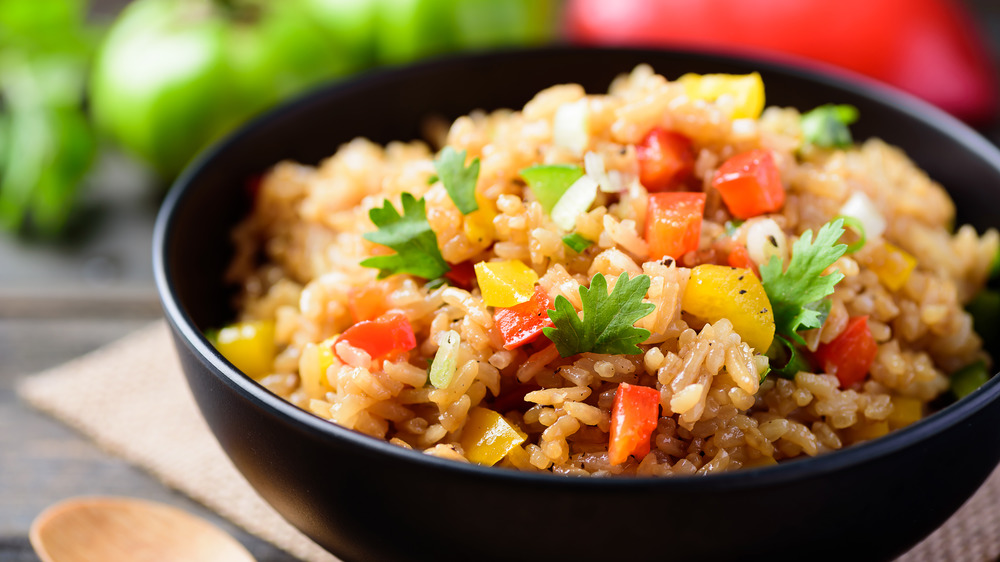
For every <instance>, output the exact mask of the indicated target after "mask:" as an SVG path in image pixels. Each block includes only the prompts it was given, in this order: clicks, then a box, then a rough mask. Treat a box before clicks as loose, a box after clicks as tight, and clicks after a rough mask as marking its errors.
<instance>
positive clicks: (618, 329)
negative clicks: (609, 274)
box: [542, 273, 656, 357]
mask: <svg viewBox="0 0 1000 562" xmlns="http://www.w3.org/2000/svg"><path fill="white" fill-rule="evenodd" d="M648 289H649V277H648V276H646V275H638V276H636V277H635V278H633V279H629V277H628V273H622V274H621V275H620V276H619V277H618V280H617V281H616V282H615V288H614V290H612V291H611V293H610V294H608V282H607V280H606V279H605V278H604V275H603V274H600V273H598V274H597V275H595V276H594V278H593V279H591V281H590V288H589V289H588V288H586V287H584V286H582V285H581V286H580V289H579V291H580V300H581V301H582V302H583V317H582V318H581V317H580V316H579V315H578V314H577V312H576V309H575V308H573V305H572V304H570V302H569V300H568V299H567V298H566V297H564V296H562V295H559V296H557V297H556V303H555V309H554V310H549V311H548V315H549V318H551V319H552V323H553V324H554V327H552V328H544V329H543V330H542V333H544V334H545V336H546V337H547V338H549V339H550V340H552V342H553V343H555V344H556V349H557V350H558V351H559V355H560V356H562V357H569V356H570V355H575V354H577V353H586V352H593V353H620V354H625V355H635V354H638V353H642V350H641V349H639V347H637V345H636V344H638V343H640V342H642V341H644V340H645V339H646V338H648V337H649V330H645V329H643V328H636V327H635V326H633V324H635V322H636V321H637V320H639V319H640V318H642V317H644V316H646V315H648V314H649V313H650V312H652V311H653V309H655V308H656V306H655V305H653V304H652V303H648V302H643V301H642V299H643V297H645V296H646V291H647V290H648Z"/></svg>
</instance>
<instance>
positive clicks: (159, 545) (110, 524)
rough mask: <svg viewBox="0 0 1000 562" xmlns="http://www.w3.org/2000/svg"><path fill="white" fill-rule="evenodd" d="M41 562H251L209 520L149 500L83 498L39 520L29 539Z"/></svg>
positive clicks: (60, 505) (55, 507)
mask: <svg viewBox="0 0 1000 562" xmlns="http://www.w3.org/2000/svg"><path fill="white" fill-rule="evenodd" d="M29 537H30V539H31V545H32V546H33V547H34V549H35V552H36V553H37V554H38V556H39V558H41V559H42V562H84V561H87V562H97V561H102V562H105V561H106V562H115V561H124V560H129V561H136V562H154V561H174V560H189V561H192V562H195V561H213V562H214V561H218V562H247V561H250V562H253V560H254V558H253V556H251V555H250V553H249V552H248V551H247V550H246V548H244V547H243V545H241V544H240V543H239V542H237V541H236V539H234V538H233V537H231V536H229V535H228V534H226V533H225V532H223V531H222V530H221V529H219V528H218V527H216V526H214V525H212V524H211V523H209V522H208V521H205V520H204V519H201V518H199V517H196V516H194V515H191V514H189V513H186V512H184V511H182V510H180V509H177V508H174V507H170V506H168V505H163V504H159V503H155V502H151V501H144V500H138V499H130V498H113V497H82V498H73V499H69V500H66V501H63V502H60V503H57V504H55V505H53V506H51V507H49V508H48V509H46V510H45V511H43V512H42V513H40V514H39V515H38V517H36V518H35V520H34V522H32V524H31V531H30V534H29Z"/></svg>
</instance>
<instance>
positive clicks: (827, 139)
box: [801, 103, 858, 148]
mask: <svg viewBox="0 0 1000 562" xmlns="http://www.w3.org/2000/svg"><path fill="white" fill-rule="evenodd" d="M857 120H858V108H856V107H854V106H853V105H834V104H830V103H828V104H826V105H821V106H819V107H817V108H816V109H813V110H812V111H809V112H807V113H805V114H803V115H802V121H801V126H802V135H803V137H804V140H805V141H806V142H807V143H809V144H813V145H815V146H818V147H821V148H845V147H848V146H851V144H853V142H854V139H853V138H851V130H850V129H849V128H848V125H850V124H851V123H854V122H855V121H857Z"/></svg>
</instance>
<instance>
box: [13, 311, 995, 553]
mask: <svg viewBox="0 0 1000 562" xmlns="http://www.w3.org/2000/svg"><path fill="white" fill-rule="evenodd" d="M18 391H19V393H20V395H21V396H22V397H23V398H24V399H25V400H27V401H28V402H29V403H31V404H33V405H34V406H36V407H37V408H39V409H41V410H43V411H45V412H48V413H50V414H51V415H53V416H55V417H56V418H59V419H60V420H62V421H64V422H65V423H67V424H69V425H70V426H73V427H75V428H77V429H78V430H80V431H81V432H83V433H84V434H85V435H87V436H89V437H90V438H92V439H93V440H94V441H95V442H96V443H97V444H98V445H100V446H101V447H103V448H104V449H106V450H107V451H108V452H110V453H112V454H115V455H119V456H121V457H122V458H124V459H126V460H128V461H130V462H132V463H135V464H136V465H138V466H140V467H142V468H144V469H146V470H148V471H149V472H150V473H152V474H154V475H155V476H156V477H158V478H160V479H161V480H162V481H163V482H164V483H165V484H166V485H168V486H171V487H173V488H175V489H177V490H180V491H181V492H183V493H185V494H187V495H189V496H191V497H192V498H194V499H195V500H196V501H199V502H201V503H202V504H204V505H205V506H207V507H208V508H210V509H213V510H215V511H216V512H218V513H219V514H220V515H222V516H223V517H226V518H228V519H229V520H231V521H233V522H234V523H236V524H237V525H239V526H241V527H243V528H244V529H246V530H247V531H249V532H250V533H253V534H255V535H257V536H258V537H260V538H262V539H264V540H267V541H270V542H271V543H273V544H275V545H276V546H278V547H279V548H282V549H284V550H286V551H287V552H289V553H290V554H292V555H294V556H296V557H298V558H300V559H302V560H307V561H310V562H312V561H335V560H337V559H336V558H335V557H333V556H332V555H331V554H329V553H327V552H326V551H324V550H323V549H322V548H320V547H319V546H318V545H316V544H315V543H313V542H312V541H310V540H309V539H308V538H306V537H305V536H304V535H302V534H301V533H299V532H298V531H297V530H295V529H294V528H292V527H291V525H289V524H288V523H287V522H285V520H284V519H282V518H281V516H279V515H278V514H277V513H276V512H275V511H274V510H273V509H271V507H270V506H268V505H267V504H266V503H265V502H264V500H263V499H261V498H260V496H258V495H257V493H256V492H255V491H254V490H253V489H252V488H251V487H250V485H249V484H248V483H247V482H246V480H244V479H243V477H242V476H240V474H239V473H238V472H237V470H236V468H235V467H234V466H233V465H232V463H230V461H229V458H228V457H227V456H226V454H225V453H224V452H223V451H222V449H221V447H220V446H219V444H218V443H217V442H216V441H215V438H214V437H213V436H212V434H211V432H210V430H209V429H208V426H207V425H206V424H205V422H204V420H203V419H202V417H201V415H200V413H199V412H198V410H197V407H196V406H195V403H194V399H193V398H192V397H191V394H190V390H189V389H188V387H187V384H186V382H185V381H184V376H183V374H182V373H181V369H180V364H179V362H178V360H177V357H176V355H175V351H174V346H173V342H172V341H171V338H170V334H169V332H168V328H167V325H166V323H165V322H164V321H159V322H156V323H154V324H152V325H150V326H148V327H146V328H144V329H142V330H140V331H138V332H136V333H133V334H131V335H128V336H126V337H124V338H122V339H121V340H119V341H117V342H114V343H111V344H109V345H108V346H106V347H104V348H102V349H99V350H97V351H95V352H93V353H91V354H89V355H85V356H83V357H81V358H79V359H76V360H74V361H71V362H69V363H66V364H65V365H62V366H59V367H56V368H54V369H52V370H49V371H46V372H43V373H39V374H37V375H34V376H30V377H27V378H26V379H24V381H23V382H22V384H21V385H20V386H19V388H18ZM122 396H128V397H129V399H128V400H122V399H121V397H122ZM998 556H1000V469H998V470H997V471H995V472H994V473H993V475H992V476H990V478H989V480H987V482H986V483H985V484H984V485H983V487H982V488H981V489H980V490H979V491H978V492H977V493H976V495H975V496H973V497H972V498H971V499H970V500H969V501H968V502H966V504H965V505H964V506H962V508H961V509H960V510H959V511H958V512H957V513H956V514H955V515H954V516H952V517H951V519H949V520H948V521H947V522H946V523H945V524H944V525H943V526H941V528H939V529H938V530H937V531H935V532H934V533H933V534H932V535H931V536H929V537H928V538H926V539H925V540H924V541H923V542H921V543H920V544H919V545H917V546H916V547H914V548H913V549H912V550H911V551H910V552H908V553H906V554H905V555H904V556H902V557H901V558H900V559H899V560H900V561H901V562H902V561H905V562H925V561H926V562H931V561H939V560H954V561H965V560H969V561H973V560H975V561H986V560H996V559H997V558H998Z"/></svg>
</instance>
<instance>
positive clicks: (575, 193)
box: [550, 176, 598, 230]
mask: <svg viewBox="0 0 1000 562" xmlns="http://www.w3.org/2000/svg"><path fill="white" fill-rule="evenodd" d="M597 188H598V185H597V182H596V181H594V178H592V177H590V176H583V177H581V178H580V179H578V180H576V181H575V182H573V185H571V186H569V189H567V190H566V193H563V195H562V197H560V198H559V201H558V202H557V203H556V205H555V206H554V207H552V212H551V213H550V215H551V216H552V222H554V223H556V224H557V225H559V227H561V228H562V229H563V230H571V229H572V228H573V227H574V226H575V225H576V217H578V216H580V215H582V214H584V213H586V212H587V210H588V209H590V206H591V205H593V204H594V200H595V199H597Z"/></svg>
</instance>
